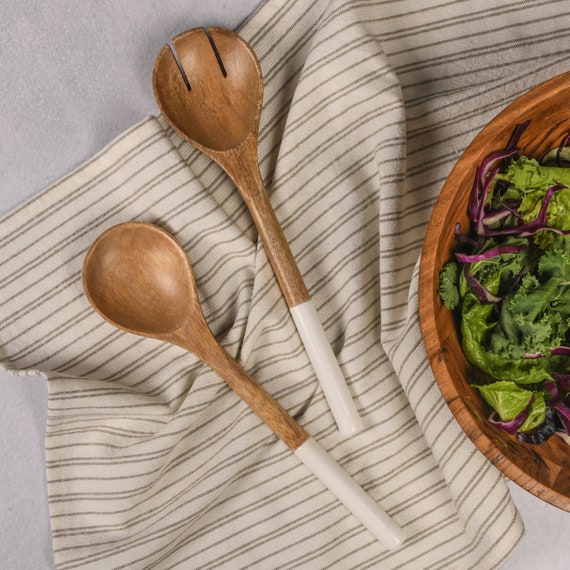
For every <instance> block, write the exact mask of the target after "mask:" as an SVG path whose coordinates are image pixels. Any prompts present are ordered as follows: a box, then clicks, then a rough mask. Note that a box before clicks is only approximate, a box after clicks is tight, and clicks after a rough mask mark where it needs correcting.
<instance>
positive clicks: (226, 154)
mask: <svg viewBox="0 0 570 570" xmlns="http://www.w3.org/2000/svg"><path fill="white" fill-rule="evenodd" d="M209 33H210V35H211V37H212V39H213V42H214V44H215V47H216V50H217V53H218V54H219V57H220V60H221V61H222V63H223V67H222V66H221V65H220V63H219V61H218V58H217V56H216V53H215V51H214V49H213V47H212V45H211V43H210V40H209V38H208V36H207V34H206V32H205V31H204V29H203V28H194V29H191V30H188V31H186V32H183V33H182V34H179V35H178V36H176V37H175V38H174V39H173V40H172V45H173V47H174V50H175V52H176V54H177V56H178V61H179V63H180V66H181V67H182V69H183V71H181V70H180V68H179V65H178V63H177V61H176V58H175V56H174V54H173V53H172V51H171V49H170V47H169V46H165V47H164V48H163V49H162V51H161V52H160V54H159V55H158V57H157V59H156V63H155V66H154V71H153V88H154V93H155V98H156V101H157V103H158V106H159V108H160V111H161V113H162V114H163V115H164V117H165V118H166V120H167V121H168V122H169V124H170V125H171V126H172V128H174V129H175V130H176V131H177V132H178V133H179V134H180V135H181V136H182V137H184V138H185V139H186V140H188V141H189V142H190V143H191V144H193V145H194V146H195V147H197V148H198V149H200V150H201V151H202V152H203V153H205V154H206V155H208V156H209V157H210V158H212V159H213V160H215V161H216V162H217V163H218V164H219V165H220V166H221V168H222V169H223V170H224V171H225V172H226V173H227V174H228V176H229V177H230V178H231V179H232V181H233V183H234V184H235V185H236V187H237V189H238V190H239V192H240V194H241V195H242V197H243V199H244V201H245V202H246V204H247V207H248V208H249V211H250V212H251V215H252V218H253V221H254V223H255V225H256V227H257V230H258V232H259V235H260V237H261V240H262V242H263V247H264V248H265V251H266V253H267V256H268V258H269V261H270V263H271V266H272V268H273V271H274V273H275V275H276V277H277V280H278V282H279V285H280V287H281V289H282V291H283V295H284V296H285V299H286V301H287V304H288V306H289V307H293V306H295V305H299V304H301V303H303V302H305V301H307V300H309V293H308V291H307V288H306V286H305V283H304V281H303V277H302V275H301V273H300V271H299V269H298V267H297V264H296V262H295V259H294V257H293V254H292V252H291V249H290V247H289V244H288V243H287V240H286V238H285V235H284V233H283V230H282V228H281V226H280V224H279V221H278V220H277V217H276V215H275V212H274V210H273V208H272V206H271V203H270V201H269V196H268V194H267V190H266V189H265V186H264V183H263V180H262V178H261V174H260V171H259V162H258V153H257V136H258V130H259V120H260V116H261V108H262V102H263V78H262V73H261V66H260V64H259V61H258V60H257V57H256V56H255V53H254V52H253V50H252V49H251V47H250V46H249V45H248V44H247V43H246V42H245V41H244V40H243V39H242V38H241V37H239V36H238V35H237V34H234V33H233V32H230V31H229V30H225V29H223V28H214V27H212V28H209ZM184 76H186V78H187V80H188V84H189V85H190V89H189V88H188V86H187V83H186V82H185V79H184Z"/></svg>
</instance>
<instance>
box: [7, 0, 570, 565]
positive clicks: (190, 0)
mask: <svg viewBox="0 0 570 570" xmlns="http://www.w3.org/2000/svg"><path fill="white" fill-rule="evenodd" d="M272 1H275V0H272ZM299 1H309V0H299ZM394 1H397V0H394ZM260 3H261V0H241V1H237V0H163V1H159V0H138V1H137V2H133V1H132V0H131V1H127V0H83V1H81V2H72V1H70V0H20V1H19V2H9V1H7V0H4V1H3V2H2V3H0V133H1V134H0V215H1V214H2V213H5V212H8V211H10V210H11V209H13V208H14V207H16V206H18V205H19V204H21V203H22V202H24V201H25V200H27V199H28V198H30V197H32V196H34V195H35V194H37V193H38V192H40V191H41V190H43V189H44V188H45V187H47V186H48V185H50V184H51V183H53V182H55V181H56V180H58V179H59V178H60V177H62V176H64V175H65V174H67V173H68V172H69V171H71V170H72V169H74V168H75V167H77V166H79V165H80V164H82V163H83V162H84V161H85V160H87V159H89V158H90V157H91V156H93V154H95V153H96V152H98V151H99V150H100V149H101V148H102V147H103V146H105V145H106V144H107V143H109V142H110V141H111V140H113V139H114V138H115V137H116V136H118V135H119V134H120V133H121V132H123V131H124V130H126V129H127V128H129V127H131V126H132V125H134V124H135V123H137V122H139V121H140V120H142V119H143V118H144V117H145V116H147V115H149V114H156V113H157V112H158V109H157V106H156V103H155V101H154V96H153V93H152V85H151V76H152V67H153V64H154V59H155V58H156V56H157V55H158V52H159V51H160V49H161V48H162V46H163V45H164V44H165V43H166V42H167V41H168V39H169V38H171V37H172V36H174V35H176V34H177V33H179V32H182V31H184V30H186V29H188V28H192V27H196V26H201V25H218V26H223V27H226V28H230V29H235V28H236V27H237V26H238V25H239V24H240V23H241V22H242V21H243V20H244V19H245V18H247V17H248V16H249V14H250V13H251V12H253V11H254V10H255V9H256V8H257V6H258V5H259V4H260ZM0 326H1V324H0ZM46 405H47V396H46V389H45V382H44V380H43V378H38V377H15V376H12V375H10V374H7V373H5V372H3V371H0V451H1V453H2V457H1V460H0V568H3V569H4V568H5V569H7V570H8V569H9V570H46V569H51V568H53V567H54V566H53V557H52V552H51V538H50V531H49V518H48V510H47V498H46V481H45V472H44V453H43V445H44V441H43V433H44V425H45V417H46ZM509 485H510V488H511V491H512V494H513V497H514V499H515V501H516V503H517V506H518V507H519V509H520V512H521V514H522V517H523V519H524V521H525V525H526V529H527V533H526V536H525V538H524V540H523V542H522V544H521V545H520V546H519V547H518V549H517V551H516V552H515V553H514V555H513V556H512V557H511V558H510V560H509V561H508V562H507V563H506V565H504V566H503V568H504V570H515V569H516V570H526V569H529V570H530V569H532V570H542V569H543V568H548V569H550V570H562V569H563V568H564V569H566V568H568V567H569V566H570V555H569V554H568V547H567V544H568V543H567V538H566V535H567V533H568V531H570V514H569V513H566V512H564V511H561V510H559V509H556V508H554V507H552V506H550V505H547V504H546V503H544V502H542V501H540V500H539V499H536V498H535V497H533V496H532V495H530V494H529V493H527V492H526V491H523V490H522V489H520V488H519V487H517V486H516V485H514V484H509ZM459 570H461V569H459Z"/></svg>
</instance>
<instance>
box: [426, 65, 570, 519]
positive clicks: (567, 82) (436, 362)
mask: <svg viewBox="0 0 570 570" xmlns="http://www.w3.org/2000/svg"><path fill="white" fill-rule="evenodd" d="M565 90H570V71H569V72H565V73H562V74H560V75H557V76H555V77H553V78H551V79H549V80H547V81H544V82H543V83H540V84H539V85H537V86H536V87H534V88H532V89H530V90H529V91H527V92H525V93H524V94H523V95H521V96H520V97H518V98H517V99H515V100H514V101H513V102H511V103H510V104H509V105H507V106H506V107H505V108H504V109H503V110H502V111H500V112H499V113H498V114H497V115H495V117H494V118H493V119H492V120H491V121H490V122H489V123H487V125H486V126H485V127H483V128H482V129H481V130H480V131H479V132H478V134H477V135H476V136H475V138H473V140H472V141H471V143H470V144H469V145H468V146H467V147H466V149H465V150H464V151H463V152H462V154H461V156H460V158H459V159H458V160H457V161H456V163H455V164H454V166H453V168H452V170H451V172H450V173H449V175H448V177H447V179H446V181H445V183H444V185H443V187H442V190H441V192H440V194H439V196H438V198H437V200H436V203H435V205H434V208H433V210H432V213H431V215H430V220H429V223H428V227H427V231H426V234H425V239H424V242H423V245H422V251H421V258H420V270H419V291H418V295H419V316H420V325H421V329H422V336H423V340H424V345H425V348H426V351H427V356H428V359H429V361H430V365H431V368H432V371H433V374H434V377H435V380H436V382H437V384H438V386H439V389H440V391H441V393H442V396H443V398H444V400H445V402H446V403H447V405H448V407H449V409H450V410H451V412H452V414H453V416H454V417H455V419H456V421H457V422H458V423H459V425H460V427H461V428H462V429H463V431H464V432H465V433H466V434H467V436H468V437H469V439H470V440H471V441H472V442H473V443H474V444H475V446H476V447H477V449H478V450H479V451H480V452H481V453H483V455H484V456H485V457H486V458H487V459H488V460H489V461H490V462H491V463H492V464H493V465H495V466H496V467H497V468H498V469H499V470H500V471H501V472H502V473H503V474H504V475H506V476H507V477H508V478H510V479H511V480H512V481H513V482H515V483H517V484H518V485H519V486H520V487H522V488H523V489H525V490H527V491H529V492H530V493H532V494H533V495H535V496H537V497H538V498H540V499H542V500H544V501H546V502H548V503H550V504H552V505H554V506H556V507H558V508H561V509H563V510H566V511H569V512H570V497H569V496H566V495H565V494H562V493H560V492H559V491H557V490H556V489H553V488H551V487H549V486H548V485H546V484H545V483H543V482H541V481H539V480H537V479H536V478H534V477H533V476H531V475H530V474H529V473H527V472H526V471H524V470H523V469H522V468H521V467H520V466H518V465H517V464H516V463H514V462H513V461H511V459H509V457H507V455H505V453H504V452H503V451H501V450H500V449H499V448H498V447H497V446H496V445H495V443H494V442H493V440H492V439H491V438H490V437H489V436H488V435H487V434H486V433H485V432H484V431H483V430H482V429H481V428H480V427H479V425H478V424H477V422H476V420H475V418H474V417H473V415H472V412H471V411H470V409H469V408H468V407H467V406H466V404H465V402H464V400H463V396H462V395H461V394H460V393H459V391H458V390H457V388H456V385H455V382H454V381H453V379H452V377H451V375H450V373H449V370H448V369H447V366H446V364H445V356H444V355H443V348H442V347H443V342H442V339H441V338H440V333H439V330H438V328H437V326H436V324H435V323H436V320H437V313H438V312H439V311H441V310H445V311H447V309H445V308H443V305H442V303H441V301H440V300H439V296H438V295H437V286H436V285H437V283H438V281H439V271H440V270H441V266H439V267H438V266H437V257H438V253H439V251H440V249H442V248H441V244H440V243H439V240H438V235H439V231H440V230H441V227H442V220H443V218H442V214H443V213H444V212H447V210H448V209H449V207H450V202H451V201H452V199H453V197H454V196H455V195H456V188H457V186H458V183H459V181H460V179H461V181H464V180H465V177H466V174H465V172H466V170H465V166H464V165H465V164H469V165H470V167H471V169H472V175H474V169H475V168H476V166H477V165H478V164H480V162H481V160H482V159H483V158H484V157H485V156H487V155H488V154H489V152H490V150H489V145H488V140H489V139H490V138H493V137H491V133H492V134H493V136H494V135H495V134H496V133H501V134H502V135H504V136H506V137H507V138H506V140H505V143H506V141H507V140H508V138H509V137H510V135H511V134H512V131H513V129H514V127H515V126H516V124H517V122H518V123H520V122H522V121H524V120H525V117H526V116H528V115H530V114H531V110H533V109H536V108H537V107H540V106H541V105H542V104H543V103H544V102H545V101H547V100H548V99H552V97H553V96H554V95H555V94H557V93H560V92H562V91H565ZM569 97H570V95H569ZM513 118H515V120H514V121H513ZM493 150H500V147H499V148H496V149H493ZM460 165H462V166H461V167H460ZM471 180H473V178H472V177H471ZM449 231H450V232H451V231H452V229H451V228H449ZM436 279H437V281H436ZM453 328H454V330H453V332H452V333H451V334H454V335H455V337H457V336H458V335H457V332H456V330H455V327H453ZM479 398H480V396H479ZM516 443H518V442H516ZM518 445H521V446H524V445H525V444H521V443H518ZM534 447H536V446H534ZM568 454H569V456H570V447H569V449H568Z"/></svg>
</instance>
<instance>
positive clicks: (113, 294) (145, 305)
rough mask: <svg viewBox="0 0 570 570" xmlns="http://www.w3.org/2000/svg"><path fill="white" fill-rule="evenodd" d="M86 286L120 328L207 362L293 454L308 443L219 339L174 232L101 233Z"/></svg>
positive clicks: (133, 229) (145, 227) (132, 227)
mask: <svg viewBox="0 0 570 570" xmlns="http://www.w3.org/2000/svg"><path fill="white" fill-rule="evenodd" d="M83 288H84V290H85V294H86V295H87V298H88V300H89V301H90V303H91V304H92V305H93V307H94V308H95V309H96V310H97V312H98V313H99V314H100V315H101V316H102V317H103V318H105V319H106V320H107V321H109V322H110V323H111V324H113V325H114V326H116V327H118V328H120V329H123V330H125V331H127V332H130V333H133V334H137V335H141V336H147V337H151V338H155V339H159V340H163V341H166V342H169V343H171V344H175V345H178V346H180V347H182V348H184V349H186V350H188V351H189V352H192V353H193V354H194V355H196V356H197V357H198V358H200V359H201V360H203V361H204V362H205V363H206V364H208V365H209V366H210V367H211V368H212V369H213V370H214V371H215V372H217V373H218V375H219V376H220V377H221V378H223V379H224V380H225V382H226V383H227V384H228V385H229V386H230V387H231V388H232V390H234V391H235V392H236V393H237V394H238V395H239V396H240V398H242V399H243V400H244V402H245V403H246V404H247V405H248V406H249V407H250V408H251V409H252V410H253V411H254V412H255V413H256V414H257V416H258V417H259V418H260V419H261V420H262V421H263V422H264V423H265V424H266V425H267V426H269V428H270V429H271V430H272V431H273V432H274V433H275V434H276V435H277V437H279V439H281V440H282V441H283V442H284V443H285V444H286V445H287V446H288V447H289V448H290V449H291V450H293V451H294V450H295V449H297V448H298V447H299V446H300V445H302V444H303V443H304V442H305V441H306V440H307V438H308V437H309V436H308V434H307V432H306V431H305V430H304V429H303V428H302V427H301V426H300V425H299V424H298V422H296V421H295V420H294V419H293V418H292V417H291V416H290V415H289V414H288V413H287V412H286V411H285V410H284V409H283V408H282V407H281V406H280V405H279V403H278V402H276V401H275V400H274V399H273V398H272V397H271V396H270V395H269V394H268V393H267V392H266V391H265V390H264V389H263V388H262V387H261V386H260V385H259V384H258V383H257V382H256V381H255V380H254V379H253V378H252V377H251V376H249V374H247V372H246V371H245V370H244V369H243V368H242V367H241V366H240V365H239V364H238V363H237V362H236V361H235V360H234V359H233V358H231V356H230V355H229V354H228V353H227V352H226V350H225V349H224V348H223V347H222V346H221V345H220V344H219V343H218V341H217V340H216V339H215V338H214V336H213V334H212V333H211V331H210V329H209V327H208V325H207V323H206V320H205V318H204V315H203V313H202V309H201V307H200V301H199V297H198V291H197V289H196V284H195V280H194V276H193V274H192V268H191V266H190V262H189V261H188V258H187V256H186V254H185V252H184V250H183V249H182V248H181V247H180V246H179V244H178V243H177V242H176V241H175V240H174V238H173V237H172V236H171V235H170V234H168V233H167V232H166V231H164V230H162V229H161V228H159V227H158V226H154V225H151V224H146V223H143V222H127V223H123V224H119V225H117V226H114V227H112V228H110V229H109V230H107V231H106V232H104V233H103V234H101V235H100V236H99V237H98V238H97V240H96V241H95V242H94V243H93V245H92V246H91V248H90V249H89V251H88V253H87V255H86V257H85V261H84V264H83Z"/></svg>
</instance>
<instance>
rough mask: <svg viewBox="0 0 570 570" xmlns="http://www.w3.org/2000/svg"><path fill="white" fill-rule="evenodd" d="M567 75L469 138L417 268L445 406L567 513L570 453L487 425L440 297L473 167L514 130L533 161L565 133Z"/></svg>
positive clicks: (501, 461) (473, 375)
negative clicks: (523, 127) (521, 126)
mask: <svg viewBox="0 0 570 570" xmlns="http://www.w3.org/2000/svg"><path fill="white" fill-rule="evenodd" d="M569 101H570V73H565V74H562V75H560V76H557V77H555V78H553V79H551V80H549V81H547V82H546V83H543V84H541V85H539V86H538V87H536V88H535V89H533V90H531V91H529V92H528V93H526V94H525V95H523V96H522V97H520V98H519V99H517V100H516V101H514V102H513V103H512V104H511V105H509V106H508V107H507V108H506V109H505V110H503V111H502V112H501V113H500V114H499V115H497V117H496V118H495V119H493V120H492V121H491V122H490V123H489V124H488V125H487V126H486V127H485V128H484V129H483V130H482V131H481V132H480V133H479V134H478V135H477V136H476V137H475V139H474V140H473V142H472V143H471V144H470V145H469V147H468V148H467V149H466V150H465V152H464V153H463V155H462V156H461V158H460V160H459V161H458V162H457V164H456V165H455V167H454V168H453V170H452V172H451V173H450V175H449V177H448V179H447V181H446V183H445V185H444V187H443V189H442V191H441V194H440V196H439V198H438V200H437V203H436V205H435V208H434V210H433V213H432V217H431V220H430V223H429V226H428V229H427V233H426V237H425V241H424V245H423V249H422V256H421V265H420V280H419V295H420V301H419V302H420V318H421V326H422V332H423V336H424V341H425V346H426V350H427V354H428V358H429V360H430V363H431V367H432V369H433V372H434V375H435V378H436V380H437V383H438V385H439V387H440V389H441V392H442V394H443V397H444V399H445V401H446V402H447V404H448V406H449V408H450V409H451V411H452V413H453V414H454V416H455V418H456V419H457V421H458V423H459V424H460V425H461V427H462V428H463V430H464V431H465V432H466V434H467V435H468V436H469V437H470V438H471V440H472V441H473V442H474V443H475V445H476V446H477V448H478V449H479V450H480V451H481V452H482V453H484V454H485V456H486V457H487V458H488V459H489V461H491V462H492V463H493V464H494V465H495V466H496V467H497V468H498V469H500V470H501V471H502V472H503V473H504V474H505V475H506V476H508V477H509V478H510V479H512V480H513V481H514V482H516V483H518V484H519V485H520V486H521V487H522V488H524V489H526V490H527V491H529V492H531V493H533V494H534V495H536V496H537V497H539V498H541V499H543V500H545V501H547V502H549V503H551V504H553V505H555V506H557V507H559V508H561V509H564V510H567V511H570V447H569V446H568V445H567V444H566V443H564V442H563V441H562V439H560V438H559V437H556V436H555V437H552V438H550V439H549V440H548V441H547V442H546V443H544V444H542V445H538V446H537V445H530V444H525V443H521V442H519V441H517V439H516V437H514V436H511V435H509V434H508V433H507V432H505V431H503V430H501V429H499V428H497V427H495V426H493V425H492V424H491V423H490V422H488V421H487V419H486V418H487V416H488V414H489V409H488V408H487V407H486V405H485V404H484V402H483V400H482V398H481V397H480V396H479V394H478V393H476V392H475V390H474V389H473V388H472V387H471V384H472V383H475V382H476V381H477V378H478V377H480V376H481V374H480V373H479V372H478V371H476V370H475V369H474V368H473V367H472V366H471V365H470V364H469V363H468V362H467V361H466V360H465V357H464V355H463V351H462V349H461V345H460V340H459V338H458V334H457V332H456V331H457V328H456V323H455V321H454V317H453V315H452V313H451V312H450V311H448V310H447V309H446V308H445V307H443V306H442V303H441V301H440V298H439V295H438V293H437V288H438V282H439V273H440V270H441V269H442V267H443V265H444V264H445V263H446V262H447V261H449V260H450V259H451V257H452V252H453V250H454V249H455V248H456V241H455V238H454V232H453V228H454V227H455V224H456V223H457V222H460V223H461V227H462V228H463V229H464V230H466V229H467V228H468V223H469V221H468V216H467V204H468V200H469V194H470V191H471V187H472V184H473V179H474V176H475V170H476V167H477V165H478V164H480V163H481V161H482V160H483V159H484V158H485V157H486V156H487V155H488V154H490V153H491V152H494V151H497V150H501V149H503V148H504V147H505V146H506V144H507V142H508V140H509V139H510V137H511V134H512V132H513V129H514V127H515V126H516V125H517V124H520V123H523V122H525V121H526V120H529V119H530V120H531V123H530V125H529V127H528V128H527V129H526V131H525V132H524V134H523V136H522V138H521V140H520V145H519V146H520V147H521V151H522V153H523V154H525V155H527V156H532V157H536V158H540V157H542V156H543V155H544V154H545V153H546V152H548V151H549V150H551V149H552V148H555V147H557V146H558V144H559V142H560V141H561V139H562V138H563V137H564V136H565V135H566V134H568V132H570V113H569V112H568V102H569Z"/></svg>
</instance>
